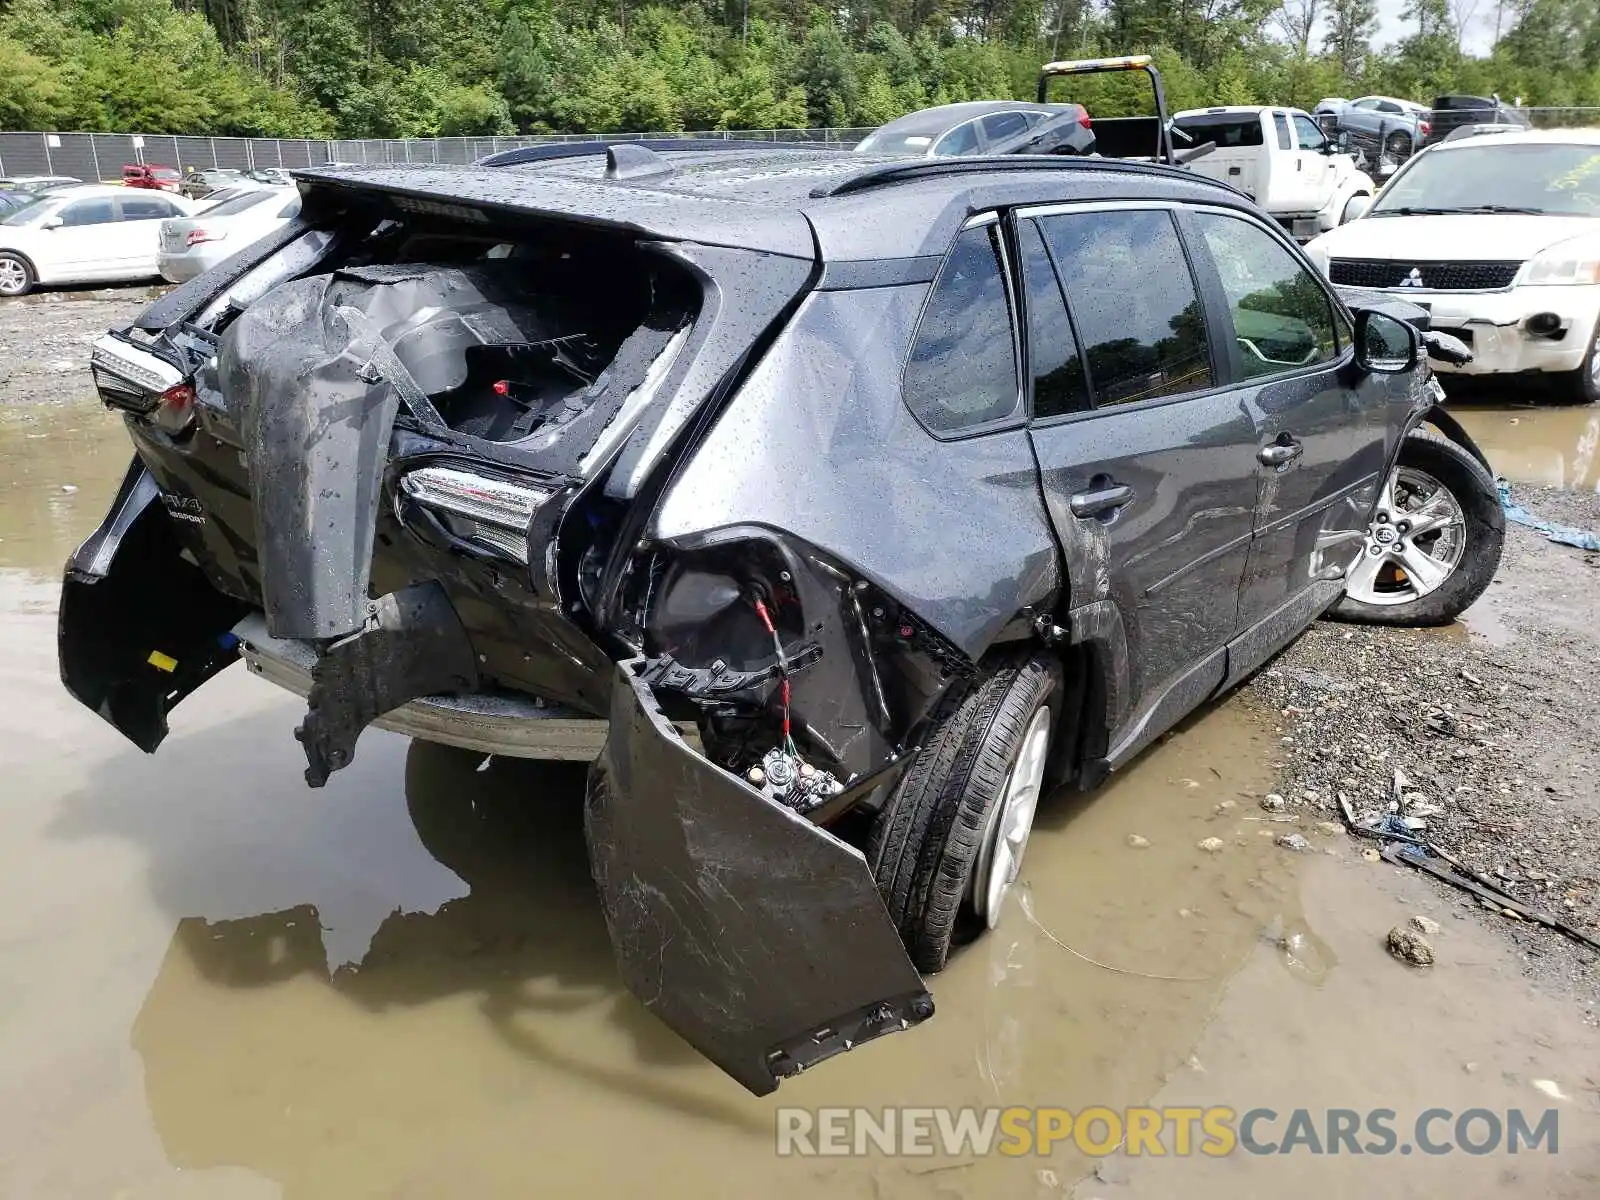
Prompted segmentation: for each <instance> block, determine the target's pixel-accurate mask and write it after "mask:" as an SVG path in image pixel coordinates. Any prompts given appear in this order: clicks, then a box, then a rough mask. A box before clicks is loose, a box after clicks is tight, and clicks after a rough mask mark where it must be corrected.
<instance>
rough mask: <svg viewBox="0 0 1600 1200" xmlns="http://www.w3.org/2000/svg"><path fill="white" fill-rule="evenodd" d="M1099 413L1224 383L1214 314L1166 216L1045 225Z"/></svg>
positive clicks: (1092, 217)
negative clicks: (1217, 364)
mask: <svg viewBox="0 0 1600 1200" xmlns="http://www.w3.org/2000/svg"><path fill="white" fill-rule="evenodd" d="M1040 224H1041V226H1042V227H1043V230H1044V235H1045V241H1046V243H1047V244H1048V245H1049V248H1050V254H1051V257H1052V258H1053V259H1054V260H1055V265H1056V271H1057V273H1058V275H1059V276H1060V278H1061V283H1062V286H1063V287H1064V288H1065V290H1066V294H1067V304H1068V307H1069V308H1070V309H1071V311H1072V317H1073V320H1074V322H1075V323H1076V325H1077V332H1078V337H1079V338H1080V339H1081V341H1082V343H1083V348H1084V357H1085V359H1086V360H1087V362H1088V367H1089V384H1090V386H1091V388H1092V389H1093V394H1094V401H1095V405H1096V406H1097V407H1104V406H1106V405H1109V404H1128V403H1132V402H1134V401H1138V400H1152V399H1155V398H1156V397H1159V396H1173V395H1178V394H1180V393H1183V392H1197V391H1202V390H1204V389H1206V388H1210V387H1212V386H1214V385H1215V383H1216V378H1215V375H1214V373H1213V371H1212V365H1211V348H1210V345H1209V343H1208V342H1207V339H1206V330H1205V311H1204V309H1203V308H1202V307H1201V305H1200V296H1199V293H1198V291H1197V290H1196V288H1195V284H1194V277H1193V275H1192V274H1191V273H1190V271H1189V263H1188V260H1187V259H1186V258H1185V257H1184V253H1183V245H1182V243H1181V242H1180V241H1179V240H1178V231H1177V228H1176V227H1175V226H1174V225H1173V222H1172V214H1171V213H1170V212H1168V211H1167V210H1166V209H1164V208H1156V209H1113V210H1106V211H1101V212H1086V213H1069V214H1059V215H1054V216H1047V217H1043V218H1041V219H1040Z"/></svg>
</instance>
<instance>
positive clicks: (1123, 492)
mask: <svg viewBox="0 0 1600 1200" xmlns="http://www.w3.org/2000/svg"><path fill="white" fill-rule="evenodd" d="M1132 499H1133V489H1132V488H1131V487H1129V486H1128V485H1127V484H1125V483H1108V484H1107V485H1106V486H1105V487H1098V488H1094V489H1092V490H1091V491H1087V492H1074V493H1073V494H1072V495H1071V496H1069V497H1068V498H1067V506H1068V507H1069V508H1071V509H1072V515H1073V516H1075V517H1098V516H1103V515H1104V514H1106V513H1108V512H1115V511H1116V510H1117V509H1119V508H1121V507H1122V506H1123V505H1124V504H1126V503H1128V501H1130V500H1132Z"/></svg>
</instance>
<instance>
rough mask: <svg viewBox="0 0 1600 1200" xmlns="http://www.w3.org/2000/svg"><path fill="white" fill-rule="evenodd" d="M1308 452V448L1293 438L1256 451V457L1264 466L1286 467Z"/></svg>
mask: <svg viewBox="0 0 1600 1200" xmlns="http://www.w3.org/2000/svg"><path fill="white" fill-rule="evenodd" d="M1305 452H1306V448H1305V447H1304V446H1302V445H1301V444H1300V443H1299V442H1297V441H1295V440H1294V439H1293V438H1288V439H1287V440H1282V439H1280V440H1279V441H1276V442H1272V443H1270V444H1269V445H1266V446H1263V447H1261V449H1259V450H1257V451H1256V457H1257V458H1258V459H1260V460H1261V463H1262V464H1263V465H1264V466H1268V467H1286V466H1288V465H1289V464H1290V463H1292V462H1293V461H1294V460H1295V459H1297V458H1299V457H1300V456H1301V455H1302V454H1304V453H1305Z"/></svg>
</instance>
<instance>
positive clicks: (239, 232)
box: [156, 187, 300, 283]
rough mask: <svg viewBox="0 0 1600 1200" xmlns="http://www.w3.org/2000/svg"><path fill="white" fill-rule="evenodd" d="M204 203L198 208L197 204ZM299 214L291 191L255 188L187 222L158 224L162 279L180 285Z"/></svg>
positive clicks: (294, 192) (295, 194) (297, 201)
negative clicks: (159, 229)
mask: <svg viewBox="0 0 1600 1200" xmlns="http://www.w3.org/2000/svg"><path fill="white" fill-rule="evenodd" d="M202 203H203V202H202ZM299 214H300V193H299V191H297V190H296V189H295V188H292V187H254V188H252V189H249V190H246V191H240V192H238V193H237V194H235V195H232V196H229V197H227V198H226V199H224V200H223V201H222V202H221V203H219V204H213V205H211V206H209V207H207V208H204V209H202V211H200V212H197V213H195V214H194V215H193V216H189V217H177V218H174V219H173V220H170V221H163V222H161V251H160V256H159V258H158V260H157V264H156V265H157V266H159V267H160V269H161V277H162V278H163V279H167V280H170V281H171V282H173V283H183V282H185V281H186V280H190V279H193V278H194V277H195V276H196V275H199V274H202V273H203V272H206V271H209V270H210V269H211V268H212V267H214V266H216V265H217V264H218V263H219V262H221V261H222V260H223V259H225V258H231V257H232V256H233V255H235V254H237V253H238V252H239V251H241V250H243V249H244V248H245V247H246V246H248V245H249V244H250V243H251V242H254V241H259V240H260V239H261V238H264V237H266V236H267V235H268V234H269V233H273V232H276V231H277V230H279V229H281V228H283V226H285V225H287V224H288V223H289V222H290V221H291V220H293V219H294V218H295V217H297V216H298V215H299Z"/></svg>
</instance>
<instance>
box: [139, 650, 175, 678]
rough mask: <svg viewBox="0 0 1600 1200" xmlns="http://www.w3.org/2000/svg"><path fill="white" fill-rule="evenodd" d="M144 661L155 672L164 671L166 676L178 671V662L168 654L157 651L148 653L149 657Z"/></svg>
mask: <svg viewBox="0 0 1600 1200" xmlns="http://www.w3.org/2000/svg"><path fill="white" fill-rule="evenodd" d="M145 661H146V662H148V663H149V664H150V665H151V666H152V667H154V668H155V669H156V670H158V671H166V672H167V673H168V674H171V673H172V672H173V671H176V670H177V669H178V660H177V659H175V658H173V657H172V656H171V655H170V654H163V653H161V651H159V650H152V651H150V657H149V658H147V659H146V660H145Z"/></svg>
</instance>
